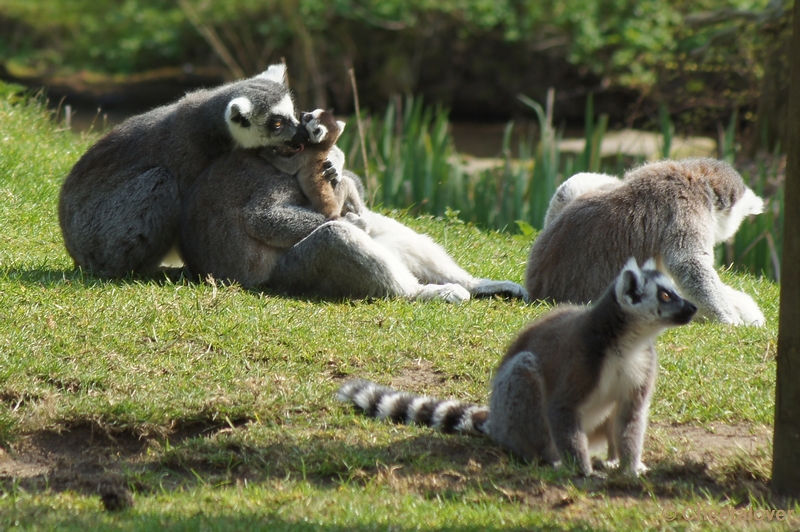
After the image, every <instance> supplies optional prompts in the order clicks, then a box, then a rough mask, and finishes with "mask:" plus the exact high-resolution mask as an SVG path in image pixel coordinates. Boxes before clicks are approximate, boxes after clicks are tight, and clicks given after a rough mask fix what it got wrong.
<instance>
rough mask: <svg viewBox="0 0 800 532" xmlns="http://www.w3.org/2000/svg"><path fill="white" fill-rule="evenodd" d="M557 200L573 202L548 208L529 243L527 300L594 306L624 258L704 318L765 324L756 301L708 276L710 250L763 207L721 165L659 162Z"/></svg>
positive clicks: (581, 184) (568, 190)
mask: <svg viewBox="0 0 800 532" xmlns="http://www.w3.org/2000/svg"><path fill="white" fill-rule="evenodd" d="M576 178H578V179H576ZM573 180H576V181H574V182H573ZM592 183H594V184H595V185H596V187H594V189H593V187H592ZM562 189H563V190H562ZM559 192H563V194H562V196H563V197H564V198H567V197H570V196H571V197H572V198H573V199H572V200H571V201H569V202H566V203H565V204H561V203H564V202H560V203H559V205H557V206H555V207H554V205H555V199H556V198H554V202H553V203H551V210H552V209H553V208H556V209H560V212H559V213H558V214H555V215H553V216H550V218H551V219H550V222H549V223H548V224H547V225H546V226H545V228H544V230H543V231H542V232H541V233H540V234H539V235H538V237H537V238H536V240H535V241H534V243H533V246H532V248H531V252H530V256H529V258H528V270H527V275H526V277H527V279H526V283H527V286H526V287H527V289H528V293H529V295H530V297H531V299H552V300H555V301H559V302H572V303H586V302H589V301H592V300H595V299H597V298H598V297H599V296H600V294H602V292H603V290H604V287H605V286H606V285H607V284H608V283H609V282H610V281H611V279H613V278H614V276H615V275H616V272H617V271H619V268H621V267H622V265H623V264H625V261H626V260H627V258H628V257H630V256H634V257H636V258H637V259H638V260H640V261H641V260H645V259H646V258H648V257H655V258H656V262H657V264H658V267H659V269H660V270H661V271H663V272H665V273H667V274H669V275H670V276H671V277H672V279H673V280H674V281H675V284H676V285H677V286H678V288H679V289H680V290H681V293H682V294H683V295H684V297H686V298H687V299H689V300H690V301H692V302H693V303H695V304H696V305H697V306H698V308H699V309H700V313H701V314H702V315H704V316H706V317H709V318H712V319H716V320H719V321H720V322H722V323H731V324H734V325H742V324H752V325H763V324H764V315H763V314H762V313H761V310H760V309H759V308H758V305H757V304H756V302H755V301H753V299H752V298H751V297H750V296H749V295H747V294H745V293H743V292H739V291H737V290H734V289H733V288H731V287H730V286H727V285H725V284H723V283H722V280H720V278H719V275H717V272H716V270H715V269H714V245H715V244H716V243H719V242H723V241H725V240H728V239H730V238H731V237H733V235H734V233H736V230H737V229H738V228H739V225H740V224H741V223H742V220H743V219H744V218H745V217H746V216H748V215H751V214H759V213H761V212H762V211H763V208H764V206H763V203H764V202H763V200H762V199H761V198H759V197H758V196H756V195H755V193H754V192H753V191H752V190H751V189H750V188H748V187H747V186H746V185H745V184H744V181H743V180H742V177H741V176H740V175H739V174H738V173H737V172H736V170H734V169H733V167H731V166H730V165H729V164H727V163H724V162H722V161H717V160H714V159H687V160H682V161H661V162H656V163H650V164H645V165H643V166H640V167H638V168H635V169H633V170H631V171H630V172H628V173H627V174H626V175H625V177H624V179H622V180H620V181H615V180H614V179H611V178H609V177H608V176H602V175H599V176H597V179H595V180H594V181H592V180H591V175H587V174H581V175H580V176H576V177H573V178H571V179H570V180H568V181H566V182H565V183H564V184H563V185H562V186H561V187H560V188H559Z"/></svg>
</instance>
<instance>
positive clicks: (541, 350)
mask: <svg viewBox="0 0 800 532" xmlns="http://www.w3.org/2000/svg"><path fill="white" fill-rule="evenodd" d="M696 310H697V307H695V306H694V305H693V304H692V303H690V302H688V301H686V300H685V299H683V298H682V297H681V296H679V295H678V293H677V291H676V289H675V286H674V285H673V284H672V282H671V281H670V279H669V277H667V276H666V275H664V274H663V273H661V272H659V271H658V270H656V269H655V262H654V261H648V262H647V263H645V264H644V266H643V267H642V268H641V269H640V268H639V266H638V265H637V264H636V260H635V259H630V260H629V261H628V263H627V264H626V265H625V267H624V268H623V270H622V272H621V273H620V274H619V275H618V276H617V278H616V279H615V280H614V281H613V282H612V283H611V285H610V286H609V287H608V288H607V289H606V291H605V293H604V294H603V295H602V297H600V298H599V299H598V300H597V302H596V303H594V304H593V305H591V306H575V305H564V306H560V307H557V308H555V309H554V310H552V311H550V312H548V313H547V314H545V315H544V316H542V317H541V318H539V319H538V320H536V321H534V322H533V323H532V324H531V325H530V326H529V327H528V328H527V329H525V330H524V331H523V332H522V333H521V334H520V335H519V336H518V337H517V339H516V340H515V341H514V342H512V344H511V346H510V347H509V348H508V350H507V352H506V355H505V357H503V359H502V360H501V361H500V365H499V367H498V369H497V373H496V375H495V377H494V380H493V381H492V394H491V401H490V404H489V407H488V408H487V407H486V406H477V405H470V404H466V403H462V402H459V401H453V400H449V401H443V400H440V399H435V398H431V397H421V396H415V395H412V394H410V393H406V392H398V391H394V390H392V389H391V388H387V387H384V386H379V385H377V384H374V383H372V382H369V381H365V380H361V379H358V380H353V381H349V382H347V383H345V384H344V385H343V386H342V387H341V388H340V389H339V393H338V398H339V400H341V401H347V402H352V403H353V404H354V406H355V407H357V408H359V409H361V410H363V411H364V412H365V413H367V414H368V415H371V416H375V417H379V418H384V419H389V420H392V421H395V422H405V423H418V424H422V425H430V426H433V427H435V428H437V429H439V430H441V431H443V432H463V433H473V434H487V435H489V436H490V437H491V438H492V439H493V440H494V441H495V442H497V443H498V444H500V445H501V446H503V447H505V448H506V449H508V450H509V451H511V452H512V453H513V454H515V455H516V456H519V457H520V458H522V459H525V460H542V461H544V462H547V463H550V464H553V465H557V464H559V463H560V462H561V461H564V460H565V461H568V462H571V463H575V464H576V465H577V466H578V468H579V470H580V472H581V473H583V474H584V475H589V474H592V473H593V468H592V462H591V459H590V454H589V451H590V447H593V446H595V445H598V444H603V443H606V444H607V447H608V460H609V462H610V463H611V464H613V463H614V462H615V461H617V460H618V461H619V469H620V471H622V472H624V473H627V474H631V475H638V474H639V472H641V471H643V470H645V469H646V468H645V467H644V466H643V465H642V463H641V454H642V444H643V441H644V434H645V430H646V428H647V414H648V409H649V405H650V398H651V396H652V394H653V389H654V387H655V379H656V368H657V359H656V351H655V338H656V337H657V336H658V335H659V334H660V333H661V332H663V331H664V330H666V329H668V328H670V327H676V326H679V325H684V324H686V323H689V321H691V319H692V317H693V316H694V314H695V311H696Z"/></svg>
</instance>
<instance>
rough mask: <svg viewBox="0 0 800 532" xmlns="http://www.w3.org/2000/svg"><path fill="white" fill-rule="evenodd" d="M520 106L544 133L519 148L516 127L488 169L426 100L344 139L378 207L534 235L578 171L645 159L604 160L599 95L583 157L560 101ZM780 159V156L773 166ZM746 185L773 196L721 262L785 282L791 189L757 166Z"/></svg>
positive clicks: (666, 120) (730, 134)
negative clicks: (568, 143)
mask: <svg viewBox="0 0 800 532" xmlns="http://www.w3.org/2000/svg"><path fill="white" fill-rule="evenodd" d="M519 99H520V101H521V102H522V103H523V104H524V105H526V106H527V107H529V108H530V109H531V111H532V112H533V113H534V115H535V117H536V126H537V127H531V128H529V129H528V130H527V131H525V132H523V134H521V135H520V137H519V139H518V141H517V144H516V146H512V144H513V140H512V132H513V131H514V123H513V122H511V123H509V124H508V125H507V127H506V129H505V133H504V135H503V144H502V157H501V158H500V159H499V160H498V161H497V164H496V165H495V166H493V167H492V168H490V169H488V170H480V171H469V170H468V165H467V164H466V163H465V158H464V157H461V156H459V154H458V153H457V151H456V149H455V144H454V142H453V137H452V134H451V132H450V123H449V119H448V114H447V111H446V110H444V109H443V108H441V107H431V106H426V105H424V103H423V101H422V99H421V98H413V97H410V96H408V97H405V98H400V97H398V98H395V99H394V100H392V101H391V102H390V103H389V105H387V107H386V110H385V112H384V113H383V115H382V116H381V117H376V115H374V114H369V113H368V114H367V115H366V118H365V119H364V121H363V123H362V126H363V127H364V131H365V138H366V141H365V144H366V147H365V148H364V147H362V146H361V143H360V141H359V140H358V135H356V134H355V132H356V131H357V127H356V125H355V124H351V125H350V126H349V127H348V128H347V129H346V130H345V133H344V134H343V136H342V139H341V140H340V141H339V146H340V147H341V148H342V149H343V150H344V151H345V153H346V154H347V157H348V166H349V167H350V168H351V169H352V170H353V171H355V172H356V173H358V174H360V175H362V176H366V175H368V176H369V179H367V193H368V200H369V203H370V204H371V205H373V206H383V207H387V208H399V209H405V210H408V211H410V212H412V213H415V214H431V215H433V216H437V217H448V218H453V217H458V218H459V219H461V220H463V221H465V222H468V223H473V224H475V225H477V226H479V227H484V228H487V229H493V230H499V231H511V232H520V231H521V232H523V233H525V234H532V233H534V232H535V231H536V230H540V229H541V228H542V225H543V221H544V216H545V213H546V211H547V207H548V205H549V202H550V198H551V197H552V195H553V193H554V192H555V190H556V188H557V187H558V185H559V184H560V183H561V182H563V181H564V180H565V179H566V178H567V177H569V176H571V175H574V174H576V173H579V172H605V173H609V174H612V175H622V174H623V173H624V171H625V170H626V169H627V168H630V166H631V165H634V164H638V163H641V162H643V161H642V160H640V159H636V158H631V157H626V156H623V155H622V154H618V155H617V156H616V157H609V158H603V157H601V151H600V146H601V144H602V140H603V137H604V135H605V133H606V129H607V126H608V116H606V115H600V116H597V117H596V116H595V112H594V102H593V99H592V97H591V96H590V97H589V98H587V103H586V113H585V117H586V118H585V123H584V140H585V147H584V149H583V151H582V152H581V153H579V154H577V155H576V154H571V153H561V152H560V150H559V142H560V140H561V137H562V134H561V131H559V130H557V129H556V128H555V127H554V126H553V124H552V101H553V100H552V96H551V98H550V99H549V102H548V103H547V104H546V106H542V105H541V104H539V103H538V102H536V101H534V100H532V99H530V98H528V97H526V96H523V95H521V96H520V97H519ZM659 122H660V123H659V129H660V132H661V134H662V139H663V140H662V146H661V152H662V154H661V155H662V156H663V157H666V156H668V155H669V153H670V150H671V147H672V141H673V138H674V130H675V128H674V125H673V123H672V121H671V119H670V116H669V113H668V112H667V110H666V108H664V107H662V108H661V109H660V111H659ZM735 124H736V115H735V114H734V116H733V117H732V119H731V123H730V125H729V126H728V127H726V128H725V129H724V131H723V133H722V134H721V136H720V137H721V138H720V142H721V145H720V156H721V157H723V158H724V159H725V160H727V161H729V162H733V160H734V157H735V155H736V144H735ZM362 149H366V152H367V157H366V158H367V161H369V162H368V165H369V168H367V169H365V168H363V164H362V160H363V159H362V157H361V154H360V150H362ZM772 159H773V160H774V161H778V160H779V157H778V154H777V153H776V154H775V156H774V157H773V158H772ZM743 177H744V179H745V181H747V182H748V183H749V184H750V186H751V187H752V188H753V190H754V191H755V192H756V193H757V194H759V195H760V196H762V197H765V198H766V206H765V212H764V214H762V215H759V216H755V217H751V218H749V219H746V220H745V221H744V222H743V223H742V227H741V228H740V230H739V231H738V232H737V234H736V236H735V238H734V240H733V241H732V242H730V243H726V244H724V245H721V246H719V247H718V248H717V252H716V255H717V259H718V262H719V263H720V264H732V265H733V267H734V268H735V269H737V270H742V271H749V272H751V273H754V274H757V275H758V274H763V275H765V276H767V277H769V278H771V279H779V276H780V272H779V264H780V251H781V245H780V243H781V239H780V236H781V227H782V221H783V218H782V212H783V185H782V183H779V182H778V164H777V162H775V163H771V164H767V163H764V162H758V165H757V169H756V170H755V171H753V172H749V173H748V172H744V173H743Z"/></svg>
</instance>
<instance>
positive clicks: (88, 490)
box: [0, 361, 787, 508]
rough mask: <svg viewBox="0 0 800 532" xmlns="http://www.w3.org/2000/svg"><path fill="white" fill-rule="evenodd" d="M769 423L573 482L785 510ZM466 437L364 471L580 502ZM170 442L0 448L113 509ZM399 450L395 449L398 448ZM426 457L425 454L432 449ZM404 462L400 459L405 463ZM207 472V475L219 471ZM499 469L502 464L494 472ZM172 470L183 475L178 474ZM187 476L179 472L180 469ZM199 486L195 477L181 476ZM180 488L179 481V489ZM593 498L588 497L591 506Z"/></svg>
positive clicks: (35, 485) (404, 381)
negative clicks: (423, 469)
mask: <svg viewBox="0 0 800 532" xmlns="http://www.w3.org/2000/svg"><path fill="white" fill-rule="evenodd" d="M443 378H444V376H443V375H440V374H439V373H438V372H437V371H435V370H434V369H433V366H432V364H429V363H427V362H425V361H418V362H417V363H416V364H415V365H414V366H413V367H410V368H407V369H406V370H405V371H404V372H402V373H401V374H399V375H398V376H397V377H396V378H395V379H394V380H393V381H392V382H391V384H392V386H394V387H397V388H405V389H408V388H412V389H417V390H419V389H421V388H422V389H426V388H435V387H436V386H437V385H438V384H439V383H441V382H442V379H443ZM232 430H247V424H246V423H244V424H242V425H241V426H238V427H233V428H232V427H230V426H228V425H225V426H202V425H196V426H192V427H185V428H182V429H178V430H176V431H175V432H173V434H172V435H171V436H170V437H169V441H170V444H171V445H173V446H178V445H180V444H181V442H183V441H186V440H188V439H190V438H195V437H213V436H214V435H215V434H217V433H219V432H221V431H232ZM771 438H772V433H771V428H770V427H768V426H763V425H753V424H724V423H713V424H710V425H707V426H695V425H678V426H673V425H667V424H660V423H654V424H651V426H650V428H649V431H648V435H647V440H646V442H645V453H644V457H643V458H644V462H645V463H647V464H648V465H649V466H650V467H651V471H649V472H648V473H647V474H646V475H645V477H644V478H645V481H644V482H640V481H636V480H626V479H622V478H615V477H611V476H610V477H609V478H607V479H604V478H580V477H575V478H572V479H570V482H571V483H572V484H573V485H574V486H576V487H578V488H582V489H585V490H587V491H589V492H592V493H595V492H596V493H601V494H605V495H608V496H609V497H613V498H616V497H623V498H625V497H627V498H630V499H631V503H633V502H634V501H635V500H642V499H644V498H647V499H650V500H653V499H654V498H655V501H656V503H657V504H659V505H661V504H662V503H663V504H673V503H674V502H676V501H679V500H680V499H682V498H684V497H687V496H688V494H691V493H694V494H700V493H706V494H708V495H710V496H712V497H719V498H723V499H724V498H727V497H731V498H732V499H733V500H734V501H737V502H736V507H744V506H746V505H747V504H749V502H750V500H752V499H758V500H759V501H762V502H766V503H768V504H770V505H772V506H774V507H776V508H786V507H787V501H785V500H782V499H780V498H778V497H776V496H774V495H773V494H772V492H771V491H770V489H769V474H770V467H771ZM473 442H474V440H472V441H471V439H470V438H463V437H450V438H437V437H435V436H434V435H431V434H423V435H420V436H416V437H412V438H409V439H406V440H404V441H402V442H398V443H397V444H396V449H392V447H395V444H392V445H391V446H390V448H389V449H387V452H388V454H389V455H390V456H404V455H405V456H408V455H414V454H415V453H418V454H419V455H424V456H433V457H436V458H437V459H439V458H440V459H442V460H443V461H446V462H449V463H451V464H452V467H446V468H443V469H442V470H440V471H438V472H436V473H424V474H420V473H419V472H415V471H414V468H413V467H404V466H403V465H402V463H401V464H400V465H399V466H397V467H388V468H387V467H385V466H384V467H383V468H381V467H378V466H376V467H375V468H373V469H371V470H365V471H363V476H364V477H372V478H379V477H383V478H382V479H381V480H382V481H385V482H387V483H388V484H390V485H392V486H397V488H398V489H400V490H404V491H406V490H411V491H415V492H422V493H430V494H434V493H437V492H442V490H444V491H445V492H448V493H458V492H460V491H463V490H466V489H468V488H469V486H470V485H473V486H474V484H475V483H476V482H477V483H479V484H481V483H487V484H491V485H492V486H494V488H495V489H497V490H498V491H500V492H501V493H502V494H503V495H504V496H506V497H507V498H509V500H512V501H515V502H519V503H522V504H526V505H530V506H533V507H542V506H546V507H551V508H553V507H555V508H558V507H560V506H563V505H570V504H572V503H573V502H574V501H573V500H572V497H571V496H570V495H569V494H570V488H569V482H553V483H551V482H546V481H542V480H537V479H533V478H531V476H530V475H526V476H524V477H523V476H521V475H519V474H518V473H517V474H516V475H514V474H509V476H508V478H507V482H505V483H503V484H501V485H496V482H494V480H491V481H489V480H487V479H485V478H482V474H483V472H485V471H488V470H489V469H490V468H492V467H493V466H497V464H498V463H499V462H500V460H501V459H502V457H503V456H504V455H503V451H501V450H499V449H495V448H494V447H493V446H492V445H491V444H486V445H478V446H477V448H476V445H475V443H473ZM162 445H163V439H161V438H159V439H155V438H152V439H151V438H146V437H138V436H136V435H132V434H121V435H114V436H111V435H109V434H108V433H106V432H104V431H102V430H100V429H98V428H96V427H95V428H93V427H92V426H77V427H74V428H72V429H70V430H65V431H62V432H61V433H56V432H47V431H43V432H35V433H29V434H24V435H21V436H19V437H18V438H17V439H16V440H14V441H13V442H12V443H11V444H10V445H8V446H7V448H5V449H2V448H0V491H2V490H3V488H4V486H5V487H6V488H7V487H8V486H9V485H10V483H12V482H13V483H16V484H17V485H18V486H20V487H22V488H23V489H25V490H26V491H29V492H37V491H44V490H52V491H63V490H71V491H77V492H80V493H84V494H87V495H88V494H99V495H100V496H101V498H102V499H103V501H104V502H106V507H107V508H113V507H114V505H115V504H117V503H118V502H119V501H120V500H122V501H123V505H124V499H125V497H128V498H129V497H130V492H129V489H130V488H131V487H133V489H134V490H136V491H139V490H140V489H141V490H142V491H145V492H146V491H148V488H147V486H142V487H141V488H138V487H136V485H135V483H134V485H133V486H131V482H130V479H129V478H126V472H130V471H142V470H150V471H158V470H163V469H164V468H167V469H169V467H167V466H165V465H164V464H162V463H160V462H158V459H154V457H153V455H154V454H155V455H157V454H158V453H157V452H156V453H152V452H151V453H148V450H149V449H151V446H156V448H159V449H160V448H162V447H161V446H162ZM395 451H396V452H395ZM426 453H427V454H426ZM400 462H402V458H401V459H400ZM207 469H208V470H206V471H202V473H207V474H209V475H212V476H213V475H214V474H219V473H220V471H218V470H216V471H215V470H213V469H211V468H210V467H209V468H207ZM495 471H496V468H495ZM171 472H176V471H174V470H171ZM177 473H178V475H179V476H180V474H181V472H180V471H177ZM236 474H241V475H242V477H243V478H244V477H246V478H248V479H250V480H251V481H252V480H257V479H258V476H259V473H258V472H253V471H241V472H237V473H236ZM183 478H184V480H185V481H188V482H191V481H192V477H191V475H189V474H188V473H187V474H186V475H185V476H184V477H183ZM176 487H177V485H176ZM588 502H589V501H587V503H588Z"/></svg>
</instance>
